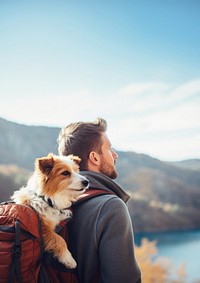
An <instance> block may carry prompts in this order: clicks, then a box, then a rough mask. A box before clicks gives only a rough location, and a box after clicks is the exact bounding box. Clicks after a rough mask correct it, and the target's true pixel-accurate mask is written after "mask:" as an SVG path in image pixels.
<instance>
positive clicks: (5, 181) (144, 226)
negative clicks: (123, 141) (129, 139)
mask: <svg viewBox="0 0 200 283" xmlns="http://www.w3.org/2000/svg"><path fill="white" fill-rule="evenodd" d="M59 131H60V128H51V127H43V126H25V125H20V124H17V123H14V122H10V121H7V120H5V119H2V118H0V133H1V134H0V201H4V200H7V199H8V198H9V196H10V195H11V194H12V192H13V190H15V189H18V188H19V187H20V186H22V185H25V184H26V181H27V179H28V177H29V175H30V173H31V171H32V170H33V168H34V160H35V158H37V157H42V156H45V155H47V154H48V153H49V152H53V153H55V154H57V141H56V140H57V136H58V133H59ZM117 153H118V155H119V159H118V162H117V168H118V172H119V177H118V178H117V180H116V181H117V182H118V183H119V184H120V185H121V186H122V187H123V188H124V189H125V190H126V191H128V193H129V194H130V195H131V199H130V201H129V203H128V207H129V211H130V214H131V218H132V221H133V225H134V229H135V231H136V232H140V231H166V230H185V229H195V228H200V217H199V215H200V160H199V159H196V160H185V161H181V162H173V163H170V162H163V161H160V160H158V159H154V158H152V157H150V156H147V155H144V154H137V153H135V152H122V151H119V152H117Z"/></svg>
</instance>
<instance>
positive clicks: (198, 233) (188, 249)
mask: <svg viewBox="0 0 200 283" xmlns="http://www.w3.org/2000/svg"><path fill="white" fill-rule="evenodd" d="M142 238H147V239H148V240H149V241H154V240H156V242H157V248H158V256H161V257H165V258H169V259H170V260H171V262H172V263H173V265H174V266H175V267H178V266H179V265H180V264H181V263H184V264H185V267H186V273H187V281H186V282H187V283H191V282H194V281H195V280H197V279H199V280H200V230H194V231H184V232H164V233H140V234H136V235H135V243H136V245H140V244H141V239H142Z"/></svg>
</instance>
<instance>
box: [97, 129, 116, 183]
mask: <svg viewBox="0 0 200 283" xmlns="http://www.w3.org/2000/svg"><path fill="white" fill-rule="evenodd" d="M117 158H118V155H117V153H116V152H115V151H114V150H113V149H112V148H111V143H110V141H109V139H108V137H107V135H106V133H103V134H102V147H101V153H100V160H101V162H100V166H99V171H100V172H101V173H102V174H104V175H106V176H108V177H110V178H111V179H115V178H117V175H118V174H117V170H116V167H115V163H116V160H117Z"/></svg>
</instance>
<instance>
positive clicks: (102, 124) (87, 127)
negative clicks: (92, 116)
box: [57, 118, 107, 170]
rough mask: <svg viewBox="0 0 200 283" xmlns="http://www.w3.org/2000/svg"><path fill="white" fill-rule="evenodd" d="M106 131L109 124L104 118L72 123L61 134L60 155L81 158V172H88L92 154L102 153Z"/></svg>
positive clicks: (59, 137) (59, 142) (58, 140)
mask: <svg viewBox="0 0 200 283" xmlns="http://www.w3.org/2000/svg"><path fill="white" fill-rule="evenodd" d="M106 130H107V122H106V120H104V119H102V118H97V119H96V120H95V121H94V122H77V123H71V124H69V125H67V126H66V127H64V128H63V129H61V131H60V133H59V136H58V139H57V142H58V153H59V154H60V155H69V154H73V155H77V156H79V157H80V158H81V163H80V170H87V169H88V158H89V154H90V152H91V151H96V152H98V153H101V147H102V134H103V133H104V132H106Z"/></svg>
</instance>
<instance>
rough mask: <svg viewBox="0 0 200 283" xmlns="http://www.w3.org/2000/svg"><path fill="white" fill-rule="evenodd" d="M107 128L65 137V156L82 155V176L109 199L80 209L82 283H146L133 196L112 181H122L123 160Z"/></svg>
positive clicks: (75, 130) (75, 240) (75, 238)
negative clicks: (131, 206)
mask: <svg viewBox="0 0 200 283" xmlns="http://www.w3.org/2000/svg"><path fill="white" fill-rule="evenodd" d="M106 131H107V123H106V121H105V120H104V119H101V118H97V119H96V120H95V121H94V122H77V123H72V124H70V125H68V126H66V127H65V128H63V129H62V130H61V131H60V134H59V137H58V151H59V154H60V155H69V154H73V155H78V156H79V157H80V158H81V163H80V170H81V173H82V174H83V175H84V176H85V177H86V178H87V179H88V180H89V181H90V188H92V189H100V190H106V191H107V192H108V194H104V195H100V196H96V197H93V198H91V199H89V200H87V201H84V202H82V203H80V204H79V205H76V203H75V204H74V209H73V211H74V212H73V219H72V221H71V223H70V224H69V225H70V228H69V248H70V250H71V252H72V254H73V256H74V257H75V259H76V261H77V273H78V280H79V282H81V283H93V282H95V280H96V279H98V280H99V281H98V282H101V283H140V282H141V273H140V269H139V267H138V265H137V262H136V259H135V255H134V235H133V228H132V223H131V219H130V215H129V212H128V209H127V206H126V204H125V203H126V202H127V201H128V199H129V196H128V195H127V194H126V192H125V191H124V190H123V189H122V188H121V187H120V186H119V185H118V184H117V183H116V182H114V181H113V180H112V179H115V178H116V177H117V170H116V167H115V163H116V160H117V158H118V155H117V153H116V152H115V151H114V150H113V149H112V147H111V143H110V141H109V138H108V136H107V134H106ZM96 282H97V281H96Z"/></svg>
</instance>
